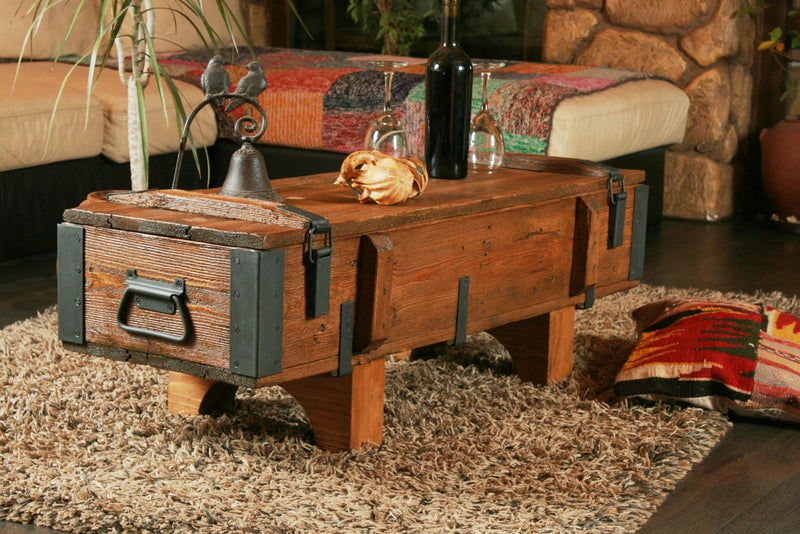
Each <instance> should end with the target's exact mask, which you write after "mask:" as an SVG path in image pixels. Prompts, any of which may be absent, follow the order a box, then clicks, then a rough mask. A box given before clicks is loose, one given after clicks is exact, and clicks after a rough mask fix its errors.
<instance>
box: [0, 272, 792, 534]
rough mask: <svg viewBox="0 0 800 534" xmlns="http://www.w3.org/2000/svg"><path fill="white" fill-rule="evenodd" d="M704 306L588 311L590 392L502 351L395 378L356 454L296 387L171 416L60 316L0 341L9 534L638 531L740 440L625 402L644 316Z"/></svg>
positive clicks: (1, 481)
mask: <svg viewBox="0 0 800 534" xmlns="http://www.w3.org/2000/svg"><path fill="white" fill-rule="evenodd" d="M690 293H692V292H689V291H683V290H672V289H664V288H654V287H647V286H640V287H638V288H636V289H633V290H631V291H629V292H626V293H622V294H617V295H613V296H610V297H606V298H603V299H599V300H598V301H597V302H596V303H595V306H594V307H593V308H591V309H589V310H585V311H579V312H578V325H577V339H576V346H575V352H576V370H575V373H574V375H573V377H572V378H571V379H569V380H567V381H564V382H563V383H560V384H557V385H553V386H548V387H543V386H538V387H536V386H532V385H529V384H522V383H520V382H519V380H518V379H517V378H516V377H515V376H514V375H513V369H512V366H511V363H510V359H509V358H508V356H507V354H505V351H504V349H503V348H502V347H501V346H500V345H499V344H497V342H496V341H494V340H493V339H492V338H490V337H489V336H487V335H485V334H477V335H474V336H471V337H470V341H469V342H468V343H467V344H466V345H464V346H461V347H457V348H447V349H436V350H434V351H427V352H428V355H427V357H423V358H420V359H416V360H414V361H412V362H404V361H397V362H389V363H388V364H387V366H388V368H387V377H386V382H387V383H386V409H385V411H386V417H385V430H384V444H383V445H382V446H381V447H379V448H377V449H372V448H365V449H362V450H358V451H353V452H348V453H337V454H333V453H327V452H323V451H321V450H319V449H317V448H315V447H314V445H313V435H312V434H311V431H310V428H309V425H308V423H307V421H306V419H305V416H304V413H303V411H302V410H301V409H300V407H299V405H298V404H297V403H296V402H294V400H293V399H292V398H291V397H289V396H287V395H286V394H285V393H284V392H283V391H282V390H280V389H279V388H263V389H259V390H255V391H248V390H244V391H240V392H239V394H238V396H237V410H236V411H235V412H234V413H230V414H225V415H220V416H216V417H205V416H199V417H184V416H176V415H172V414H170V413H168V411H167V402H166V389H167V376H166V373H165V372H164V371H159V370H156V369H153V368H149V367H145V366H134V365H131V364H125V363H119V362H113V361H108V360H104V359H98V358H93V357H90V356H84V355H80V354H74V353H70V352H65V351H64V350H62V348H61V347H60V344H59V342H58V341H57V338H56V314H55V310H54V309H50V310H48V311H47V312H46V313H43V314H41V315H40V316H38V317H35V318H31V319H28V320H25V321H21V322H18V323H15V324H13V325H10V326H8V327H7V328H5V329H3V330H2V332H0V459H1V462H2V463H0V518H3V519H7V520H11V521H16V522H20V523H35V524H38V525H47V526H51V527H54V528H57V529H62V530H67V531H73V532H186V533H196V532H201V533H217V532H220V533H222V532H225V533H227V532H313V533H317V532H331V533H339V532H358V533H377V532H420V533H426V534H427V533H433V532H464V533H467V532H470V533H472V532H477V533H484V532H503V533H510V532H570V531H575V532H578V531H581V532H583V531H591V532H630V531H633V530H635V529H636V528H637V527H639V526H641V525H642V524H643V523H644V522H645V521H646V519H647V518H648V517H649V516H650V515H651V514H653V512H654V511H655V510H656V508H657V507H658V505H659V504H660V503H661V502H662V501H663V500H664V499H665V497H666V496H667V494H668V493H669V492H670V491H671V490H672V489H673V488H674V487H675V485H676V483H677V482H678V481H679V480H680V479H681V478H682V477H683V476H684V475H685V474H686V473H687V471H688V470H689V469H690V468H691V467H692V465H693V464H695V463H697V462H699V461H700V460H701V459H702V458H703V457H704V455H706V454H707V453H708V452H709V450H710V449H711V448H713V447H714V446H715V445H716V444H717V443H718V442H719V440H720V439H721V437H722V436H723V435H724V434H725V432H726V431H727V430H728V429H729V428H730V423H729V422H728V421H727V419H726V418H725V417H723V416H721V415H719V414H717V413H714V412H706V411H702V410H700V409H696V408H687V407H680V406H671V405H656V404H650V403H645V402H636V401H625V400H621V399H619V398H616V397H615V396H614V393H613V391H612V390H611V386H612V382H613V379H614V376H615V374H616V372H617V370H618V369H619V367H620V366H621V365H622V362H623V360H624V358H625V357H626V355H627V354H628V353H629V351H630V350H631V349H632V347H633V345H634V342H635V339H634V325H633V321H632V320H631V319H630V317H629V313H630V312H631V311H632V310H633V309H634V308H635V307H637V306H639V305H642V304H644V303H647V302H651V301H653V300H657V299H661V298H664V297H676V296H685V295H688V294H690ZM693 293H694V294H695V295H699V294H701V293H699V292H693ZM702 294H703V295H705V296H723V295H721V294H717V293H710V292H704V293H702ZM724 296H726V297H728V298H741V299H748V298H749V299H756V300H759V301H768V302H772V303H774V305H779V306H780V305H784V304H785V299H783V298H782V296H781V295H779V294H770V295H756V296H752V297H747V296H743V295H739V296H735V295H724ZM794 305H797V302H796V301H794ZM784 307H785V306H784ZM797 311H800V310H795V312H797ZM431 353H433V354H431ZM434 356H435V357H434Z"/></svg>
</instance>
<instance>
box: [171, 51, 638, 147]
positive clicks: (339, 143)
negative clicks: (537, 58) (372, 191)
mask: <svg viewBox="0 0 800 534" xmlns="http://www.w3.org/2000/svg"><path fill="white" fill-rule="evenodd" d="M253 52H254V56H255V57H254V56H253V55H251V53H250V52H249V51H247V50H246V49H240V50H239V53H238V55H237V54H235V53H234V51H233V50H224V51H222V55H223V57H225V58H226V59H227V61H228V63H229V64H228V66H227V67H226V68H227V70H228V72H229V74H230V77H231V83H232V87H231V90H232V89H233V87H234V86H235V85H236V82H237V81H238V80H239V79H240V78H241V77H242V76H244V75H245V74H246V73H247V70H246V69H245V65H246V64H247V63H248V62H250V61H252V60H253V59H256V60H257V61H259V62H260V63H261V65H262V66H263V68H264V73H265V77H266V79H267V82H268V83H269V86H268V87H267V89H266V90H265V91H264V92H263V93H262V94H261V96H260V97H259V99H260V100H259V103H260V104H261V105H262V107H263V108H264V110H265V111H266V113H267V121H268V122H267V130H266V133H265V134H264V136H263V137H262V138H261V139H260V142H261V143H264V144H269V145H279V146H287V147H293V148H306V149H319V150H328V151H333V152H342V153H349V152H352V151H355V150H360V149H362V148H363V144H364V137H365V135H366V132H367V129H368V127H369V125H370V123H371V122H372V121H373V120H374V119H375V117H377V116H378V115H379V114H380V113H381V112H382V109H383V94H384V89H383V88H384V79H383V74H382V72H380V71H378V70H375V69H374V68H373V66H372V64H371V62H372V61H374V60H376V59H379V58H381V57H379V56H368V55H364V54H354V53H352V52H333V51H317V50H297V49H287V48H256V49H254V50H253ZM208 59H209V58H208V56H198V55H197V54H191V55H189V54H173V55H168V56H164V57H162V58H160V59H159V62H160V64H161V65H162V66H163V67H164V68H165V69H166V70H167V72H168V73H169V74H170V75H171V76H172V77H174V78H177V79H180V80H183V81H186V82H189V83H193V84H195V85H197V86H199V85H200V76H201V75H202V73H203V69H204V68H205V65H206V63H207V62H208ZM406 59H407V60H408V62H409V65H407V66H405V67H401V68H400V69H398V70H397V71H396V72H395V75H394V80H393V84H392V103H393V111H394V113H395V114H396V115H397V117H398V118H399V119H400V120H401V122H402V124H403V125H404V127H405V129H406V132H407V138H408V144H409V149H410V152H411V154H413V155H418V156H421V155H422V154H423V153H424V148H423V147H424V144H423V142H424V120H425V109H424V108H425V83H424V82H425V60H424V59H422V60H421V59H419V58H406ZM651 77H652V76H651V75H648V74H646V73H641V72H635V71H627V70H620V69H610V68H601V67H591V66H582V65H554V64H543V63H529V62H514V61H509V62H507V65H506V66H505V67H503V68H501V69H499V70H497V71H494V72H493V73H492V75H491V79H490V82H489V87H488V93H489V109H490V110H491V111H492V114H493V115H494V116H495V118H496V119H497V121H498V123H499V125H500V127H501V128H502V130H503V133H504V138H505V142H506V150H507V151H510V152H520V153H527V154H546V153H547V146H548V140H549V136H550V130H551V126H552V119H553V112H554V111H555V109H556V108H557V107H558V105H559V103H561V102H562V101H563V100H564V99H566V98H570V97H574V96H578V95H585V94H589V93H594V92H597V91H602V90H604V89H608V88H609V87H613V86H616V85H619V84H622V83H625V82H629V81H632V80H640V79H646V78H651ZM472 95H473V97H472V100H473V101H472V109H473V113H477V111H478V109H479V108H480V99H481V80H480V78H479V77H477V76H476V78H475V80H474V85H473V89H472ZM217 113H218V122H219V125H220V136H221V137H224V138H228V139H234V140H235V139H238V136H237V135H235V133H234V131H233V125H234V123H235V122H236V120H237V119H238V118H239V117H241V116H242V114H244V113H245V108H243V107H242V108H239V109H238V110H236V111H234V112H232V113H223V112H221V111H219V110H218V111H217Z"/></svg>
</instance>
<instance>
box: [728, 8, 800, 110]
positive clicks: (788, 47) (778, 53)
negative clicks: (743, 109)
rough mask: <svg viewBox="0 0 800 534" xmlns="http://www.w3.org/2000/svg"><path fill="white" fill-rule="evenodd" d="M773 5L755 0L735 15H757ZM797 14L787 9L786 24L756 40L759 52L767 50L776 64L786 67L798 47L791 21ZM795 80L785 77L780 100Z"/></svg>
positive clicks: (799, 42) (798, 36)
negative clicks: (793, 51)
mask: <svg viewBox="0 0 800 534" xmlns="http://www.w3.org/2000/svg"><path fill="white" fill-rule="evenodd" d="M772 7H774V6H773V5H772V4H768V3H766V0H755V1H754V2H752V4H751V5H748V6H746V7H744V8H742V9H740V10H739V11H737V12H736V14H735V16H737V17H742V16H748V15H759V14H761V13H763V12H764V10H766V9H769V8H772ZM795 15H797V10H796V9H789V10H788V11H787V12H786V25H785V27H784V26H780V25H779V26H775V27H773V28H772V29H770V30H769V32H768V33H767V34H766V36H764V38H763V39H761V40H759V42H758V51H759V52H769V53H770V54H772V56H773V58H775V60H776V62H777V64H778V65H779V66H780V67H781V68H783V69H784V70H785V69H786V65H787V61H788V60H789V58H790V56H791V51H792V50H797V49H800V32H798V31H797V30H795V29H793V27H792V21H793V20H794V17H795ZM795 85H796V82H794V81H792V80H791V79H789V77H788V76H787V77H786V86H785V87H784V91H783V94H782V95H781V102H783V101H785V100H786V99H787V98H788V96H789V94H790V93H791V92H792V90H793V89H794V88H795Z"/></svg>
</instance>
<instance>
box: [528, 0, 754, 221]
mask: <svg viewBox="0 0 800 534" xmlns="http://www.w3.org/2000/svg"><path fill="white" fill-rule="evenodd" d="M743 4H744V0H605V1H604V0H547V7H548V9H549V11H548V13H547V17H546V19H545V28H544V37H543V50H542V55H543V59H544V60H545V61H548V62H555V63H574V64H582V65H588V64H593V65H603V66H609V67H614V68H624V69H633V70H638V71H644V72H649V73H653V74H657V75H659V76H663V77H665V78H667V79H669V80H671V81H673V82H674V83H675V84H676V85H678V86H679V87H681V88H682V89H684V90H685V91H686V93H687V94H688V96H689V99H690V102H691V106H690V109H689V117H688V124H687V128H686V136H685V138H684V140H683V143H681V144H680V145H676V146H673V147H670V149H669V150H668V151H667V158H666V172H665V180H664V215H667V216H674V217H682V218H689V219H700V220H708V221H712V220H718V219H720V218H723V217H727V216H729V215H731V214H733V212H734V196H735V195H734V191H735V190H736V189H737V182H738V181H739V180H741V176H740V174H741V173H740V172H735V168H736V166H735V165H734V164H733V163H732V161H733V159H734V156H735V155H736V152H737V148H738V146H739V143H740V141H742V140H743V139H744V138H745V137H746V135H747V130H748V125H749V123H750V113H751V105H750V102H751V94H752V90H753V79H752V75H751V72H750V69H751V66H752V63H753V57H754V53H755V46H754V43H755V39H756V36H755V24H754V23H753V21H752V19H751V18H749V17H734V16H733V14H734V13H735V12H736V11H737V10H738V9H740V8H741V7H742V6H743Z"/></svg>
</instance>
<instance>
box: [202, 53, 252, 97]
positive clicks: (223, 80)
mask: <svg viewBox="0 0 800 534" xmlns="http://www.w3.org/2000/svg"><path fill="white" fill-rule="evenodd" d="M262 72H263V71H262ZM200 87H202V88H203V92H204V93H205V95H206V98H211V102H212V103H213V104H214V105H215V106H217V107H218V108H221V107H222V106H223V104H225V97H224V96H221V95H224V94H225V93H227V92H228V91H230V89H231V77H230V76H229V75H228V71H227V70H225V60H224V59H222V56H220V55H216V56H214V57H212V58H211V60H210V61H209V62H208V66H207V67H206V70H205V71H203V75H202V76H201V77H200Z"/></svg>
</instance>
